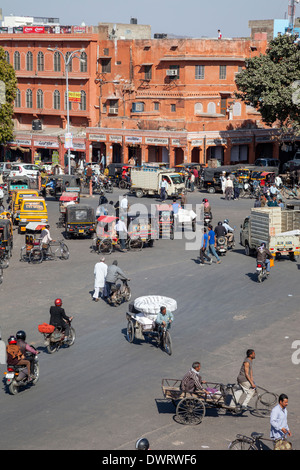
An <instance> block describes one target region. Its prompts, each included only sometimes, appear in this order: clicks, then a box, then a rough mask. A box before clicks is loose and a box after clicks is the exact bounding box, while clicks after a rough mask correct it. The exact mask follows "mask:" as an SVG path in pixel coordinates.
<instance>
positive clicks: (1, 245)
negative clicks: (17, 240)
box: [0, 219, 13, 268]
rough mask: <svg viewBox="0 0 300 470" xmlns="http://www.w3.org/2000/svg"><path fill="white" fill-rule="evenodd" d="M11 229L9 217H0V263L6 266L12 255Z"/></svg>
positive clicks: (3, 266)
mask: <svg viewBox="0 0 300 470" xmlns="http://www.w3.org/2000/svg"><path fill="white" fill-rule="evenodd" d="M12 248H13V230H12V224H11V221H10V220H9V219H0V264H1V266H2V268H7V267H8V265H9V259H10V258H11V256H12Z"/></svg>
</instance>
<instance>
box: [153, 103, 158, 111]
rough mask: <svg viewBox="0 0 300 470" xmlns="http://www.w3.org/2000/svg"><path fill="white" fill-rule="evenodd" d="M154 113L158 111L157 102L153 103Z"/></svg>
mask: <svg viewBox="0 0 300 470" xmlns="http://www.w3.org/2000/svg"><path fill="white" fill-rule="evenodd" d="M154 111H159V102H158V101H156V102H155V103H154Z"/></svg>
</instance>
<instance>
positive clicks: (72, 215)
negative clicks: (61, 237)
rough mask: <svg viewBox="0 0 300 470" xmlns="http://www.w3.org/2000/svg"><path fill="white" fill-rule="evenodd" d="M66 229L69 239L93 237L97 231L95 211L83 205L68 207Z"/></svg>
mask: <svg viewBox="0 0 300 470" xmlns="http://www.w3.org/2000/svg"><path fill="white" fill-rule="evenodd" d="M65 229H66V235H67V237H71V236H76V237H82V236H86V237H92V235H93V233H94V231H95V211H94V209H93V207H91V206H88V205H83V204H73V205H69V206H67V210H66V220H65Z"/></svg>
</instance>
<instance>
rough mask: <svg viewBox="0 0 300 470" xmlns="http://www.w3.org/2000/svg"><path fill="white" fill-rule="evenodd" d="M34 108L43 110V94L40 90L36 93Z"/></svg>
mask: <svg viewBox="0 0 300 470" xmlns="http://www.w3.org/2000/svg"><path fill="white" fill-rule="evenodd" d="M36 107H37V108H38V109H43V107H44V93H43V91H42V90H38V91H37V92H36Z"/></svg>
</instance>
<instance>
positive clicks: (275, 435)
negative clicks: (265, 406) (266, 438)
mask: <svg viewBox="0 0 300 470" xmlns="http://www.w3.org/2000/svg"><path fill="white" fill-rule="evenodd" d="M287 406H288V396H287V395H285V394H284V393H282V394H281V395H280V396H279V399H278V404H277V405H276V406H275V407H274V408H273V409H272V411H271V417H270V424H271V431H270V438H271V439H274V440H275V439H284V437H286V435H288V436H291V435H292V433H291V431H290V430H289V427H288V422H287V409H286V408H287Z"/></svg>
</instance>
